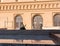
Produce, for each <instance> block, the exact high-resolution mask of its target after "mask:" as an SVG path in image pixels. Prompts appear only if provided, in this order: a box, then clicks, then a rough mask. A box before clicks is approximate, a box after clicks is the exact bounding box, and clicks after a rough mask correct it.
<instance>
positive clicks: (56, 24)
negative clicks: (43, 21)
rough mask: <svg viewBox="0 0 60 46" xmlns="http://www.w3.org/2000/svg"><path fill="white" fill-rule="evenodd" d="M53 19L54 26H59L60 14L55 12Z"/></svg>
mask: <svg viewBox="0 0 60 46" xmlns="http://www.w3.org/2000/svg"><path fill="white" fill-rule="evenodd" d="M53 19H54V26H60V14H55V16H54V18H53Z"/></svg>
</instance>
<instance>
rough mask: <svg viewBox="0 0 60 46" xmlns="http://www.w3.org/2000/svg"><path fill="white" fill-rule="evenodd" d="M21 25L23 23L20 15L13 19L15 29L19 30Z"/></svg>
mask: <svg viewBox="0 0 60 46" xmlns="http://www.w3.org/2000/svg"><path fill="white" fill-rule="evenodd" d="M21 23H23V18H22V17H21V16H20V15H17V16H16V17H15V29H16V30H19V29H20V28H21Z"/></svg>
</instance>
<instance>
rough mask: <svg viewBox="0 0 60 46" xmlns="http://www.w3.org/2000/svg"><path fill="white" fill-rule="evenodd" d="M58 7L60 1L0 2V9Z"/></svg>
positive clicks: (59, 7) (59, 6)
mask: <svg viewBox="0 0 60 46" xmlns="http://www.w3.org/2000/svg"><path fill="white" fill-rule="evenodd" d="M56 8H57V9H60V2H37V3H8V4H7V3H0V10H37V9H56Z"/></svg>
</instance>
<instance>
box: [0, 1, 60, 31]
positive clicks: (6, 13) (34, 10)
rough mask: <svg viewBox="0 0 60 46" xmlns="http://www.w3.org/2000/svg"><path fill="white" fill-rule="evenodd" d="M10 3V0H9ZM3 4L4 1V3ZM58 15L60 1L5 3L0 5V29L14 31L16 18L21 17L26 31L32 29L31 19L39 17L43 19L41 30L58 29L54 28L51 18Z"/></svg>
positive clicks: (59, 12)
mask: <svg viewBox="0 0 60 46" xmlns="http://www.w3.org/2000/svg"><path fill="white" fill-rule="evenodd" d="M11 1H12V0H11ZM4 2H5V1H4ZM55 14H60V1H56V0H55V1H47V0H46V1H41V0H40V1H38V0H34V1H33V0H31V2H30V1H28V2H15V0H14V1H12V2H8V1H7V2H6V3H3V2H1V3H0V28H7V29H11V30H12V29H13V30H15V29H16V21H15V20H16V19H15V17H16V16H18V15H19V16H21V17H22V19H23V24H24V25H26V26H25V28H26V29H27V30H30V29H33V23H34V22H33V17H34V16H35V15H39V16H41V17H42V19H43V22H42V24H43V27H42V28H43V29H59V28H60V27H59V26H54V22H53V16H54V15H55Z"/></svg>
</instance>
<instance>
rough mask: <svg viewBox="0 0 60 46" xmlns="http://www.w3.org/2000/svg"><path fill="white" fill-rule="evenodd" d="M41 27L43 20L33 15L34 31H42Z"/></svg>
mask: <svg viewBox="0 0 60 46" xmlns="http://www.w3.org/2000/svg"><path fill="white" fill-rule="evenodd" d="M42 25H43V19H42V17H41V16H40V15H35V16H34V17H33V28H34V29H35V30H40V29H42Z"/></svg>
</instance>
